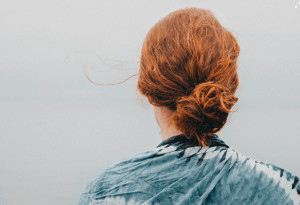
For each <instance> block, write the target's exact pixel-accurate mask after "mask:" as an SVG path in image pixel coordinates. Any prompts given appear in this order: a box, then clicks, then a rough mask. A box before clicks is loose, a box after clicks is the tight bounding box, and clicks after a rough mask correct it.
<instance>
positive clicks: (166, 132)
mask: <svg viewBox="0 0 300 205" xmlns="http://www.w3.org/2000/svg"><path fill="white" fill-rule="evenodd" d="M153 111H154V115H155V119H156V122H157V124H158V126H159V127H160V135H161V138H162V140H165V139H168V138H170V137H173V136H175V135H179V134H183V133H182V132H181V131H180V130H178V129H177V128H176V127H175V125H174V124H171V123H170V117H171V115H172V113H173V111H172V110H170V109H169V108H167V107H157V106H153ZM215 134H216V135H218V136H220V131H218V132H216V133H215Z"/></svg>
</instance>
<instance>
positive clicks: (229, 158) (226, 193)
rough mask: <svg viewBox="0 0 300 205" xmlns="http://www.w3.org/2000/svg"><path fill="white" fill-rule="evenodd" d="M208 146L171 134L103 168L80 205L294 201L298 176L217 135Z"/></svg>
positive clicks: (299, 203) (299, 198) (299, 200)
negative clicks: (252, 155)
mask: <svg viewBox="0 0 300 205" xmlns="http://www.w3.org/2000/svg"><path fill="white" fill-rule="evenodd" d="M209 139H210V141H209V146H208V147H201V146H198V145H197V142H196V141H195V140H193V139H189V138H187V137H185V136H184V135H176V136H173V137H171V138H168V139H166V140H164V141H162V142H161V143H160V144H159V145H158V146H157V147H155V148H154V149H152V150H149V151H146V152H143V153H139V154H136V155H134V156H132V157H129V158H128V159H125V160H123V161H121V162H119V163H116V164H113V165H111V166H108V167H106V168H105V169H102V171H101V173H99V174H98V175H97V176H96V177H95V178H93V179H92V180H90V182H89V183H88V185H87V186H86V189H85V191H84V192H83V193H82V195H81V198H80V201H79V203H78V204H79V205H88V204H89V205H93V204H94V205H95V204H97V205H100V204H101V205H102V204H105V205H109V204H124V205H125V204H126V205H127V204H128V205H129V204H130V205H133V204H139V205H140V204H143V205H150V204H168V205H169V204H177V205H181V204H188V205H189V204H191V205H192V204H238V205H241V204H255V205H258V204H264V205H265V204H272V205H276V204H278V205H283V204H288V205H289V204H291V205H292V204H296V205H300V183H299V177H297V176H295V175H293V174H292V173H291V172H289V171H287V170H284V169H282V168H280V167H277V166H275V165H273V164H267V163H263V162H259V161H256V160H255V159H252V158H251V157H247V156H245V155H243V154H242V153H240V152H237V151H235V150H234V149H232V148H230V147H229V146H228V145H227V144H225V143H224V141H222V140H221V139H220V138H219V137H218V136H217V135H215V134H213V135H212V136H211V137H210V138H209Z"/></svg>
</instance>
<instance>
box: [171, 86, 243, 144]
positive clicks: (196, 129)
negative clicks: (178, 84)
mask: <svg viewBox="0 0 300 205" xmlns="http://www.w3.org/2000/svg"><path fill="white" fill-rule="evenodd" d="M237 100H238V99H237V97H235V96H234V95H233V94H231V93H228V91H227V90H226V88H225V87H223V86H221V85H218V84H215V83H213V82H205V83H201V84H199V85H197V86H196V87H195V88H194V90H193V92H192V93H191V95H189V96H183V97H181V98H180V99H179V100H178V101H177V109H176V111H175V112H174V114H173V117H172V120H173V123H174V124H175V125H176V126H177V127H180V129H181V131H182V132H183V133H185V134H186V135H187V136H195V137H196V138H197V139H198V141H199V143H200V144H201V145H202V146H203V145H204V146H205V145H206V143H207V141H206V140H207V138H206V137H208V136H209V135H210V134H212V133H215V132H217V131H219V130H220V129H221V128H222V127H223V126H224V124H225V122H226V119H227V117H228V114H229V112H230V109H231V107H232V106H233V105H234V104H235V103H236V102H237Z"/></svg>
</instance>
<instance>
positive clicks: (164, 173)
mask: <svg viewBox="0 0 300 205" xmlns="http://www.w3.org/2000/svg"><path fill="white" fill-rule="evenodd" d="M239 52H240V47H239V45H238V43H237V40H236V39H235V37H234V36H233V35H232V34H231V32H229V31H228V30H227V29H226V28H224V27H223V26H222V25H221V24H220V23H219V22H218V20H217V19H216V18H215V17H214V15H213V14H212V12H210V11H209V10H205V9H200V8H187V9H180V10H177V11H175V12H172V13H170V14H169V15H167V16H166V17H164V18H163V19H162V20H160V21H159V22H158V23H157V24H155V25H154V26H153V27H152V28H151V30H150V31H149V33H148V34H147V36H146V38H145V41H144V43H143V47H142V51H141V59H140V70H139V79H138V90H139V92H140V93H141V94H142V95H144V96H146V97H147V99H148V100H149V102H150V103H151V104H152V105H153V106H154V113H155V117H156V121H157V123H158V125H159V126H160V128H161V135H162V142H161V143H160V144H159V145H158V146H157V147H155V148H154V149H152V150H150V151H146V152H143V153H140V154H138V155H135V156H133V157H130V158H128V159H127V160H124V161H122V162H119V163H117V164H114V165H111V166H109V167H106V168H105V169H103V170H102V172H101V173H100V174H99V175H98V176H97V177H96V178H94V179H92V180H91V181H90V182H89V184H88V185H87V187H86V190H85V191H84V193H83V194H82V195H81V199H80V202H79V204H80V205H85V204H144V205H146V204H280V205H282V204H300V195H299V194H300V183H299V178H298V177H297V176H294V175H293V174H292V173H290V172H288V171H287V170H284V169H282V168H279V167H277V166H275V165H272V164H266V163H263V162H259V161H256V160H254V159H252V158H250V157H246V156H244V155H243V154H241V153H239V152H237V151H235V150H234V149H232V148H230V147H229V146H228V145H227V144H226V143H225V142H224V141H222V140H221V139H220V138H219V136H218V135H219V131H220V130H221V129H222V127H223V126H224V124H225V123H226V121H227V117H228V114H229V113H230V112H232V111H231V108H232V107H233V105H234V104H235V103H236V102H237V100H238V98H237V97H236V96H235V92H236V90H237V88H238V84H239V80H238V74H237V58H238V56H239Z"/></svg>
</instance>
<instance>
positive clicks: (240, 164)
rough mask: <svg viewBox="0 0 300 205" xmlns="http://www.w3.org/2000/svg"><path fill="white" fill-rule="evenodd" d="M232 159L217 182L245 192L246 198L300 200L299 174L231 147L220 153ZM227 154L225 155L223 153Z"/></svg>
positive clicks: (281, 202) (252, 199) (274, 201)
mask: <svg viewBox="0 0 300 205" xmlns="http://www.w3.org/2000/svg"><path fill="white" fill-rule="evenodd" d="M225 154H226V155H228V156H230V157H231V159H232V160H230V161H231V163H232V167H231V168H230V169H229V171H228V172H227V173H226V174H225V176H226V177H223V178H222V179H221V181H220V183H223V184H227V185H229V186H230V189H231V191H234V192H236V193H239V192H240V193H241V192H243V193H248V195H247V199H248V200H251V201H255V200H257V201H263V200H265V201H266V202H267V201H268V203H269V202H270V201H272V202H273V204H300V183H299V177H298V176H296V175H294V174H293V173H291V172H290V171H288V170H286V169H284V168H281V167H279V166H276V165H274V164H271V163H265V162H262V161H258V160H256V159H254V158H252V157H249V156H246V155H244V154H243V153H241V152H239V151H236V150H234V149H232V148H228V149H226V151H224V155H225ZM225 158H228V157H225Z"/></svg>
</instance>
